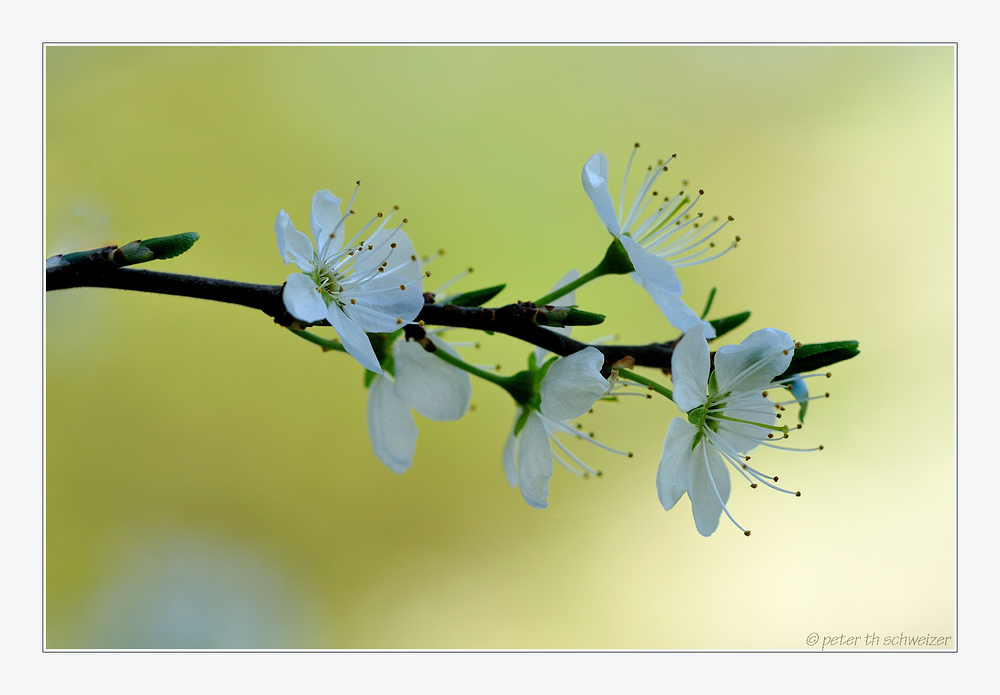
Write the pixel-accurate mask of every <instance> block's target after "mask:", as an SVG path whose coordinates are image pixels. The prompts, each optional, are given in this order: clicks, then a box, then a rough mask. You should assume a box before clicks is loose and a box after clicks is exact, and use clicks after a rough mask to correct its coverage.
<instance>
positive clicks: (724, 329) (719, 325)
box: [706, 302, 750, 340]
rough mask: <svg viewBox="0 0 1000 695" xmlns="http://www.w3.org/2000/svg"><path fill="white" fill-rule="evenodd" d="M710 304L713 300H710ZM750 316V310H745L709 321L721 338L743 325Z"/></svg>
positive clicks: (717, 336)
mask: <svg viewBox="0 0 1000 695" xmlns="http://www.w3.org/2000/svg"><path fill="white" fill-rule="evenodd" d="M709 305H711V302H709ZM706 313H707V310H706ZM748 318H750V312H749V311H744V312H743V313H742V314H733V315H732V316H727V317H726V318H724V319H713V320H712V321H709V323H710V324H712V328H714V329H715V337H716V338H721V337H722V336H724V335H725V334H726V333H728V332H729V331H731V330H733V329H735V328H739V327H740V326H742V325H743V324H744V323H745V322H746V320H747V319H748ZM713 340H714V339H713Z"/></svg>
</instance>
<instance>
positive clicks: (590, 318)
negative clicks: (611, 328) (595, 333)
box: [562, 309, 604, 326]
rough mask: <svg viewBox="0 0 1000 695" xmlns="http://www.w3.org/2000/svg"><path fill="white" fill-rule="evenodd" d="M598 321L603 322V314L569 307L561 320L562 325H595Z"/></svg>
mask: <svg viewBox="0 0 1000 695" xmlns="http://www.w3.org/2000/svg"><path fill="white" fill-rule="evenodd" d="M600 323H604V314H595V313H593V312H590V311H581V310H580V309H570V310H569V314H568V315H567V316H566V318H564V319H563V320H562V325H564V326H596V325H598V324H600Z"/></svg>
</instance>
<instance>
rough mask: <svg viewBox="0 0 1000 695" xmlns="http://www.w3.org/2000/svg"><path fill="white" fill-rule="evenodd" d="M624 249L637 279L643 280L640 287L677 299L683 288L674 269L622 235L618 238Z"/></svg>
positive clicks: (628, 237)
mask: <svg viewBox="0 0 1000 695" xmlns="http://www.w3.org/2000/svg"><path fill="white" fill-rule="evenodd" d="M618 239H619V240H620V241H621V242H622V246H624V247H625V252H626V253H627V254H628V259H629V260H630V261H632V267H633V268H635V272H636V273H638V274H639V277H641V278H642V279H643V281H644V282H643V283H641V284H642V286H643V287H645V288H646V290H647V291H648V290H649V287H650V285H652V286H653V287H655V288H656V289H658V290H660V291H661V292H664V293H666V294H672V295H674V296H677V297H679V296H680V295H681V292H683V291H684V288H683V287H681V281H680V280H679V279H678V278H677V273H676V272H675V271H674V267H673V266H672V265H670V264H669V263H667V262H666V261H665V260H663V259H662V258H660V257H659V256H656V255H654V254H652V253H650V252H649V251H647V250H646V249H644V248H642V246H641V245H640V244H639V242H637V241H636V240H635V239H633V238H632V237H630V236H626V235H624V234H623V235H622V236H620V237H618Z"/></svg>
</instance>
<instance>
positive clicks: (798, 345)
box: [795, 340, 802, 350]
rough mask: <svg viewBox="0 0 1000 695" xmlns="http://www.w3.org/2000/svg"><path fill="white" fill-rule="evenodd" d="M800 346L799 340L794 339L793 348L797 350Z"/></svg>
mask: <svg viewBox="0 0 1000 695" xmlns="http://www.w3.org/2000/svg"><path fill="white" fill-rule="evenodd" d="M800 347H802V343H800V342H799V341H797V340H796V341H795V349H796V350H798V349H799V348H800Z"/></svg>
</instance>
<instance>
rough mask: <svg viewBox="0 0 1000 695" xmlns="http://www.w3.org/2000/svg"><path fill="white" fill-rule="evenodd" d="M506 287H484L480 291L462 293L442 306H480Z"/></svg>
mask: <svg viewBox="0 0 1000 695" xmlns="http://www.w3.org/2000/svg"><path fill="white" fill-rule="evenodd" d="M506 286H507V285H506V284H504V285H494V286H493V287H484V288H483V289H481V290H472V291H471V292H463V293H462V294H458V295H455V296H454V297H452V298H451V299H448V300H446V301H445V302H443V303H444V304H451V305H453V306H482V305H483V304H485V303H486V302H488V301H490V300H491V299H493V298H494V297H496V296H497V295H498V294H500V293H501V292H503V289H504V288H505V287H506Z"/></svg>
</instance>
